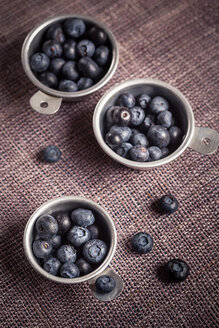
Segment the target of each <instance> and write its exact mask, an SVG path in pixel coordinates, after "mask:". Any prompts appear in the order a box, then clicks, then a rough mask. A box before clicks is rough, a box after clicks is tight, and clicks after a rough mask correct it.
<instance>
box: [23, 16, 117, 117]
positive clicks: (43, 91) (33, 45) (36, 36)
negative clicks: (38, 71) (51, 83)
mask: <svg viewBox="0 0 219 328" xmlns="http://www.w3.org/2000/svg"><path fill="white" fill-rule="evenodd" d="M67 18H81V19H83V20H84V21H85V22H87V23H91V24H94V25H96V26H98V27H100V28H101V29H102V30H104V31H105V33H106V34H107V36H108V39H109V42H110V44H111V52H112V55H111V63H110V66H109V69H108V71H107V72H106V74H105V75H104V77H103V78H102V79H101V80H100V81H99V82H97V83H95V84H94V85H93V86H92V87H90V88H88V89H85V90H81V91H77V92H63V91H59V90H54V89H51V88H48V87H46V86H45V85H44V84H42V83H41V82H40V81H39V80H38V79H37V78H36V76H35V75H34V74H33V72H32V70H31V68H30V64H29V58H30V57H31V55H33V54H34V53H35V52H37V51H38V50H39V45H40V43H41V40H42V37H43V34H44V33H45V31H46V30H47V29H48V28H49V27H50V26H51V25H53V24H55V23H60V22H62V21H64V20H65V19H67ZM21 61H22V65H23V69H24V72H25V73H26V75H27V77H28V78H29V79H30V81H31V82H32V83H33V84H34V85H35V86H36V87H37V88H38V89H39V90H40V91H38V92H36V93H35V94H34V95H33V96H32V97H31V99H30V105H31V107H32V108H33V109H34V110H36V111H37V112H39V113H41V114H54V113H56V112H57V111H58V110H59V108H60V106H61V103H62V100H64V101H79V100H83V99H84V98H86V97H87V96H88V95H91V94H92V93H94V92H95V91H97V90H99V89H100V88H102V87H103V86H104V85H105V84H106V83H107V82H108V81H109V80H110V79H111V77H112V76H113V74H114V73H115V70H116V68H117V66H118V62H119V49H118V46H117V42H116V39H115V37H114V35H113V34H112V32H111V31H110V30H109V29H108V28H107V27H106V26H105V25H104V24H103V23H101V22H99V21H98V20H96V19H95V18H93V17H88V16H82V15H77V14H74V15H73V14H69V15H61V16H56V17H52V18H49V19H47V20H45V21H44V22H42V23H40V24H39V25H37V26H36V27H35V28H33V29H32V30H31V31H30V33H29V34H28V35H27V37H26V39H25V40H24V43H23V47H22V51H21Z"/></svg>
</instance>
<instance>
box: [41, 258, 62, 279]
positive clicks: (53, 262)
mask: <svg viewBox="0 0 219 328" xmlns="http://www.w3.org/2000/svg"><path fill="white" fill-rule="evenodd" d="M60 267H61V263H60V262H59V260H58V259H57V258H55V257H51V258H50V259H48V260H47V261H46V262H45V263H44V266H43V269H44V270H45V271H46V272H48V273H50V274H52V275H54V276H57V275H58V273H59V269H60Z"/></svg>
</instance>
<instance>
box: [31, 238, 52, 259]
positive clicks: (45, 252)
mask: <svg viewBox="0 0 219 328" xmlns="http://www.w3.org/2000/svg"><path fill="white" fill-rule="evenodd" d="M51 252H52V245H51V243H50V242H49V241H46V240H41V239H38V240H35V241H34V242H33V253H34V255H35V256H36V257H38V258H39V259H42V258H44V257H47V256H49V255H50V254H51Z"/></svg>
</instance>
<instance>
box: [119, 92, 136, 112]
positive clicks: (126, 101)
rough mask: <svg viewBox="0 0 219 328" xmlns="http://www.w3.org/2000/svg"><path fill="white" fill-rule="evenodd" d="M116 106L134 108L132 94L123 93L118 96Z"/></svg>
mask: <svg viewBox="0 0 219 328" xmlns="http://www.w3.org/2000/svg"><path fill="white" fill-rule="evenodd" d="M118 105H119V106H121V107H127V108H132V107H134V106H135V97H134V96H133V94H132V93H124V94H122V95H120V96H119V99H118Z"/></svg>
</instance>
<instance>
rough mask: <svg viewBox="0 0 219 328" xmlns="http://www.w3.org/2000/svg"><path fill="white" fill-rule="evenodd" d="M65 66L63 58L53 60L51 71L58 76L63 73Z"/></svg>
mask: <svg viewBox="0 0 219 328" xmlns="http://www.w3.org/2000/svg"><path fill="white" fill-rule="evenodd" d="M64 64H65V60H64V59H62V58H53V59H52V60H51V63H50V67H49V70H50V71H51V72H52V73H54V74H56V75H58V74H59V73H60V72H61V69H62V67H63V65H64Z"/></svg>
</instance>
